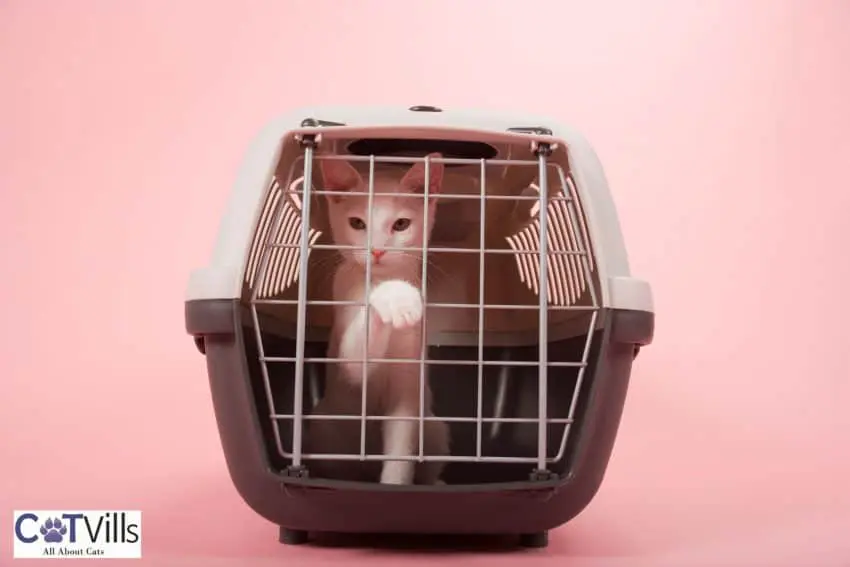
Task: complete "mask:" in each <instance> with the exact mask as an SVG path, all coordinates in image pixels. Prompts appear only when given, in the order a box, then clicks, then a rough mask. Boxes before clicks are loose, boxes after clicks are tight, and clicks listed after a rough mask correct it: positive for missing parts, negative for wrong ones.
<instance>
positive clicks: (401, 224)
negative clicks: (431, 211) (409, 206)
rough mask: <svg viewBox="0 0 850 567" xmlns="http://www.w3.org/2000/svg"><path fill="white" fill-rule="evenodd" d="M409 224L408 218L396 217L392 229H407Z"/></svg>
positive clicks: (396, 230) (399, 230)
mask: <svg viewBox="0 0 850 567" xmlns="http://www.w3.org/2000/svg"><path fill="white" fill-rule="evenodd" d="M409 226H410V219H398V220H397V221H395V222H394V223H393V231H394V232H401V231H402V230H407V228H408V227H409Z"/></svg>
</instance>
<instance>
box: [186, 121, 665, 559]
mask: <svg viewBox="0 0 850 567" xmlns="http://www.w3.org/2000/svg"><path fill="white" fill-rule="evenodd" d="M322 160H340V161H345V162H346V163H347V164H350V165H351V167H353V168H354V170H355V171H357V172H358V173H359V174H360V175H361V176H362V179H363V180H366V184H367V186H368V190H367V191H366V193H368V194H369V195H372V194H373V193H374V191H375V190H374V183H375V181H374V180H375V176H376V175H377V173H376V172H378V171H380V172H383V175H390V176H392V175H397V176H401V175H403V173H404V171H407V170H408V169H409V168H411V167H413V165H415V164H417V163H418V164H420V165H422V164H424V168H425V169H424V170H425V179H426V181H425V186H427V185H428V181H427V179H428V176H429V175H432V176H433V175H435V174H434V171H436V170H435V168H436V167H438V165H440V164H442V166H443V167H442V168H441V170H440V171H442V175H441V179H442V183H441V188H440V189H439V191H438V192H436V193H432V194H430V195H429V194H428V191H427V190H426V191H425V198H422V202H424V203H432V204H430V205H428V204H426V205H424V206H426V207H427V206H432V207H434V210H435V217H434V224H433V229H432V233H431V236H430V239H428V240H426V241H425V242H424V243H423V245H422V246H421V247H420V249H419V251H418V252H417V254H418V255H416V256H414V257H415V258H417V260H416V261H419V260H421V273H420V276H421V280H420V282H421V283H420V286H421V295H422V300H423V305H424V308H423V309H424V313H423V315H422V318H421V325H422V327H421V328H422V333H421V335H422V337H424V338H423V339H422V350H421V352H422V353H423V354H422V356H421V357H420V359H419V360H416V361H410V360H408V361H407V362H410V363H415V365H416V368H417V372H418V373H419V375H420V378H419V380H420V383H419V390H420V394H419V395H420V410H421V409H422V408H423V407H424V402H423V399H424V397H425V390H426V388H425V384H426V383H427V385H428V388H430V399H431V406H432V410H433V413H432V414H429V415H425V413H424V412H422V413H420V414H419V415H418V417H416V418H411V420H413V419H415V420H418V426H419V428H418V431H419V447H418V450H417V451H413V453H412V454H409V455H407V456H406V457H404V458H403V459H402V460H405V459H406V460H407V461H408V462H409V461H414V462H416V463H417V465H416V466H422V465H423V464H425V463H436V462H440V463H443V469H442V476H441V480H442V482H440V483H437V484H433V483H429V484H421V483H410V484H403V485H398V484H383V483H380V482H379V481H378V479H377V476H375V470H376V466H378V467H380V466H382V463H381V461H382V460H386V459H387V457H386V456H384V454H383V453H382V451H381V450H380V447H379V448H378V449H376V448H375V444H374V443H371V444H370V443H368V442H367V441H366V437H367V435H366V433H365V432H366V431H367V430H368V428H369V427H373V428H374V427H375V426H377V427H381V425H380V424H381V423H382V419H383V420H386V419H387V416H382V415H370V414H369V411H367V408H366V403H365V401H364V402H363V404H362V405H360V404H358V405H357V407H359V408H360V409H359V410H358V411H354V412H350V413H348V414H344V415H343V414H342V413H339V414H337V415H329V416H325V417H324V419H325V422H324V423H325V424H331V425H330V426H328V427H331V428H336V429H330V431H333V432H334V433H333V434H332V435H333V436H334V437H335V438H338V439H343V438H346V437H347V438H352V439H356V440H358V441H359V443H356V442H355V443H354V444H353V445H354V446H352V447H351V448H350V449H351V450H350V451H349V452H347V453H345V454H343V452H342V451H339V450H336V451H330V452H322V451H312V450H311V448H310V447H311V437H310V433H311V431H312V429H311V428H312V424H313V423H318V422H319V421H320V420H321V419H322V414H320V413H318V412H316V411H315V410H316V407H317V404H319V403H320V401H321V400H322V399H323V395H324V392H325V385H326V383H327V380H326V377H327V369H329V368H331V366H330V365H332V364H334V360H333V359H332V357H331V356H330V355H329V354H328V350H327V349H328V342H329V338H330V330H331V328H332V321H333V314H334V305H335V300H334V299H333V298H332V294H331V289H332V287H333V286H332V285H331V281H332V279H333V278H332V274H333V272H334V270H335V269H336V267H337V266H339V265H340V262H341V260H340V256H339V254H340V252H339V251H338V250H335V249H334V248H335V247H337V246H336V245H335V243H334V241H333V240H332V239H331V235H330V230H329V205H328V200H327V198H326V197H327V192H328V191H330V189H328V188H327V187H325V183H324V180H323V179H322V171H323V170H322V167H321V166H320V164H321V161H322ZM323 193H326V194H325V195H323ZM367 198H369V199H371V198H372V197H371V196H369V197H367ZM429 199H433V201H429ZM370 203H371V201H370ZM542 250H545V251H547V253H544V254H541V251H542ZM364 256H365V253H364ZM366 264H367V265H368V264H369V262H366ZM366 271H367V273H368V268H367V269H366ZM368 277H369V276H367V278H368ZM366 283H367V284H368V281H367V282H366ZM337 303H338V301H337ZM185 309H186V313H185V316H186V328H187V331H188V333H189V334H190V335H192V336H193V337H194V340H195V343H196V345H197V347H198V349H199V350H200V351H201V352H202V353H204V354H205V357H206V364H207V370H208V375H209V383H210V390H211V394H212V401H213V406H214V410H215V416H216V420H217V424H218V431H219V435H220V439H221V444H222V448H223V451H224V455H225V458H226V462H227V467H228V470H229V473H230V476H231V478H232V481H233V483H234V485H235V487H236V489H237V490H238V492H239V493H240V495H241V496H242V498H243V499H244V500H245V502H246V503H247V505H248V506H250V507H251V508H252V509H253V510H254V511H255V512H256V513H257V514H259V515H260V516H262V517H264V518H266V519H267V520H269V521H270V522H273V523H274V524H276V525H277V526H278V527H279V537H280V540H281V542H284V543H302V542H305V541H307V540H308V534H309V533H311V532H313V533H317V532H336V533H340V532H349V533H352V532H357V533H367V532H368V533H442V534H450V533H455V534H458V533H468V534H472V533H476V534H511V535H516V536H519V541H521V542H522V543H523V544H524V545H526V546H544V545H546V542H547V541H548V539H547V538H548V535H547V534H548V531H549V530H551V529H553V528H555V527H558V526H560V525H562V524H564V523H566V522H568V521H569V520H571V519H572V518H574V517H575V516H576V515H577V514H579V513H580V512H581V511H582V510H583V509H584V508H585V507H586V506H587V505H588V504H589V503H590V501H591V499H592V498H593V497H594V495H595V494H596V491H597V489H598V488H599V486H600V483H601V482H602V479H603V475H604V473H605V469H606V467H607V465H608V461H609V457H610V455H611V452H612V448H613V445H614V441H615V437H616V434H617V430H618V427H619V422H620V417H621V414H622V410H623V405H624V401H625V398H626V392H627V386H628V382H629V375H630V372H631V367H632V361H633V359H634V357H635V356H636V355H637V352H638V349H639V348H640V347H641V346H643V345H647V344H649V343H650V342H651V340H652V335H653V329H654V312H653V305H652V294H651V290H650V286H649V284H648V283H646V282H645V281H642V280H640V279H636V278H634V277H632V276H631V273H630V270H629V265H628V259H627V254H626V250H625V247H624V242H623V237H622V235H621V233H620V228H619V225H618V218H617V213H616V209H615V205H614V203H613V202H612V199H611V196H610V194H609V190H608V186H607V182H606V180H605V177H604V174H603V170H602V167H601V165H600V163H599V162H598V161H597V157H596V155H595V153H594V152H593V150H592V149H591V147H590V146H589V145H588V143H587V142H586V141H585V140H584V139H583V138H582V137H581V136H580V135H579V134H577V133H576V132H574V131H572V130H570V129H568V128H564V127H562V126H558V125H555V124H553V123H551V122H548V121H545V120H543V121H541V120H539V119H529V117H528V116H519V117H517V116H514V117H510V116H502V115H499V114H487V113H479V112H471V111H459V110H443V109H439V108H435V107H430V106H414V107H412V108H360V107H340V108H337V107H319V108H309V109H302V110H299V111H296V112H294V113H293V114H290V115H288V116H285V117H283V118H281V119H279V120H276V121H274V122H272V123H271V124H270V125H269V126H268V127H267V128H266V129H265V130H264V131H263V132H262V133H261V134H260V135H259V137H258V138H257V139H256V140H255V141H254V143H253V145H252V147H251V148H250V150H249V152H248V154H247V157H246V158H245V162H244V164H243V165H242V169H241V172H240V173H239V176H238V179H237V180H236V185H235V187H234V189H233V192H232V194H231V196H230V201H229V203H228V204H227V209H226V210H225V212H224V218H223V220H222V223H221V226H220V229H219V233H218V240H217V242H216V244H215V247H214V250H213V254H212V258H211V260H210V263H209V264H208V265H207V266H206V267H204V268H202V269H200V270H197V271H195V272H193V273H192V275H191V278H190V282H189V286H188V296H187V300H186V304H185ZM364 332H367V331H366V330H365V329H364ZM337 362H339V361H337ZM379 362H380V361H379ZM384 362H388V361H384ZM400 362H404V361H400ZM372 363H373V364H374V363H375V362H374V361H372ZM426 380H427V382H426ZM368 387H369V380H368V379H366V380H365V381H364V382H363V385H362V388H361V390H359V391H358V392H361V393H362V390H363V389H368ZM352 395H355V394H354V393H352ZM356 395H358V396H359V395H360V394H359V393H358V394H356ZM362 399H363V400H365V399H366V395H365V394H363V395H362ZM432 421H433V422H440V423H444V424H446V425H447V428H448V431H449V449H448V451H444V452H439V453H436V454H429V447H428V443H427V442H424V441H423V437H424V436H425V434H424V433H422V432H423V431H426V433H427V429H428V427H427V424H428V423H431V422H432ZM376 424H377V425H376ZM337 445H339V444H337ZM329 463H337V464H338V465H340V466H338V467H337V468H336V469H334V467H333V466H329ZM343 465H344V466H343ZM352 467H353V468H352ZM355 469H356V470H357V471H359V472H358V473H357V474H360V475H361V476H357V475H353V476H352V475H349V476H345V475H342V474H339V475H335V474H332V473H331V471H333V470H338V471H342V470H355ZM369 471H371V473H370V472H369ZM361 473H362V474H361ZM367 473H369V474H371V475H372V476H371V477H369V478H366V476H368V475H367ZM364 475H366V476H364ZM417 478H419V477H417Z"/></svg>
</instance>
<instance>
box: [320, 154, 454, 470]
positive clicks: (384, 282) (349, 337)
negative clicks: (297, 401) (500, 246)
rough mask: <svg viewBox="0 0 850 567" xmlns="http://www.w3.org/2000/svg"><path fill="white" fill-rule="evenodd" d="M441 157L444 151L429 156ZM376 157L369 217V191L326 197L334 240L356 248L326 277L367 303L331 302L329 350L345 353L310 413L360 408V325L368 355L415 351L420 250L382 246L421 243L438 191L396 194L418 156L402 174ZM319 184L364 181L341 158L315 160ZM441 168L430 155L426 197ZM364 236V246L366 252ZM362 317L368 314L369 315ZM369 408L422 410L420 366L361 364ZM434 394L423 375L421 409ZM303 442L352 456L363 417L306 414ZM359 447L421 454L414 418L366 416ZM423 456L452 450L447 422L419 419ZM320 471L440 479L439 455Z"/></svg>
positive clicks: (407, 185)
mask: <svg viewBox="0 0 850 567" xmlns="http://www.w3.org/2000/svg"><path fill="white" fill-rule="evenodd" d="M429 157H431V158H440V157H441V154H439V153H432V154H429ZM386 169H388V168H386V167H381V164H378V165H376V168H375V170H376V171H375V179H374V186H373V187H374V192H373V196H372V215H371V223H370V218H369V212H368V203H369V197H368V196H366V195H363V196H357V195H340V194H337V195H326V201H325V202H326V204H327V211H328V219H329V225H330V238H331V240H332V241H333V242H334V243H336V244H339V245H348V246H352V245H353V246H359V247H363V249H362V250H340V251H339V254H340V256H341V262H340V264H339V265H338V267H337V269H336V272H335V273H334V275H333V282H332V290H333V291H332V293H333V299H334V300H336V301H358V302H364V303H365V302H368V304H369V305H370V307H371V309H370V310H369V311H370V314H369V315H367V310H366V308H365V307H363V306H361V305H338V306H334V308H333V309H334V316H333V325H332V328H331V334H330V339H329V342H328V351H327V356H328V358H344V359H351V360H352V361H351V362H332V363H329V364H328V365H327V366H326V369H327V370H326V378H325V390H324V395H323V397H322V399H321V400H320V401H319V402H318V403H317V404H316V407H315V408H314V409H313V411H312V412H311V413H313V414H325V415H328V414H330V415H342V414H347V415H360V414H361V400H362V387H363V383H362V381H363V375H364V374H363V365H364V363H363V358H364V347H365V344H364V343H365V340H366V325H367V324H368V325H369V332H368V336H369V341H368V342H369V346H368V348H369V359H370V360H371V359H376V358H377V359H380V358H384V359H386V358H406V359H421V358H422V357H423V352H422V317H423V314H424V306H423V299H422V293H421V289H420V287H419V286H420V282H421V278H422V253H421V252H420V251H395V250H385V249H384V248H385V247H410V248H419V249H421V247H422V243H423V239H425V238H427V239H430V236H431V231H432V229H433V226H434V218H435V214H436V208H437V206H436V199H434V198H430V199H429V203H428V211H427V214H426V212H425V210H424V209H425V199H424V198H418V199H417V198H415V197H399V196H398V194H400V193H408V194H409V193H417V194H422V193H423V192H424V188H425V164H424V163H423V162H418V163H416V164H415V165H413V166H411V167H410V168H409V169H408V170H407V172H406V173H405V174H404V175H403V176H401V180H400V181H399V176H398V174H396V175H395V176H394V175H392V170H391V169H390V171H386ZM320 170H321V174H322V179H323V181H324V190H326V191H357V192H360V191H362V192H368V190H369V186H368V182H367V181H364V179H363V177H362V176H361V175H360V174H359V173H358V171H357V170H356V169H355V168H354V167H353V166H352V165H351V164H350V163H349V162H348V161H345V160H321V161H320ZM443 173H444V166H443V164H439V163H431V165H430V175H429V180H428V181H429V183H428V192H429V195H436V194H438V193H439V192H440V189H441V186H442V181H443ZM367 234H370V235H371V244H372V249H371V250H368V251H367V250H365V247H366V245H367ZM367 262H370V263H371V286H370V287H371V291H370V293H369V296H368V298H366V297H364V296H365V291H366V289H365V282H366V278H365V276H366V263H367ZM367 319H368V321H367ZM367 372H368V373H367V384H366V392H367V401H366V414H367V415H386V416H395V417H417V418H418V417H419V413H420V408H419V387H420V385H419V378H420V365H419V364H416V363H409V362H408V363H380V362H379V363H373V362H370V363H369V368H368V371H367ZM431 404H432V394H431V390H430V387H429V386H428V382H427V377H426V378H425V398H424V415H425V416H432V415H433V412H432V409H431ZM307 423H308V425H307V426H306V427H305V429H306V440H305V444H306V445H308V447H309V449H308V451H307V452H312V453H316V452H318V453H335V454H354V455H357V454H359V452H360V434H361V431H360V430H361V428H360V423H361V422H360V421H354V422H352V421H343V420H321V419H317V420H308V422H307ZM366 453H367V454H382V455H384V456H387V457H392V456H405V455H407V456H417V455H418V454H419V421H418V420H407V421H401V420H397V421H391V420H385V421H377V420H372V421H367V422H366ZM423 454H424V455H429V456H433V455H448V454H449V430H448V426H447V424H446V423H445V422H442V421H425V422H424V435H423ZM310 468H311V470H313V471H315V473H317V476H321V477H323V478H334V479H342V480H359V481H379V482H380V483H382V484H395V485H409V484H442V480H441V479H440V476H441V474H442V471H443V468H444V463H441V462H437V461H424V462H418V461H411V460H407V461H400V460H395V461H393V460H386V461H383V462H381V461H360V460H355V461H331V460H316V461H314V463H311V464H310Z"/></svg>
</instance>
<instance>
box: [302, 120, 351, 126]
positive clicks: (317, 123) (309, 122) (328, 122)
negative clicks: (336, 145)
mask: <svg viewBox="0 0 850 567" xmlns="http://www.w3.org/2000/svg"><path fill="white" fill-rule="evenodd" d="M323 126H345V122H333V121H332V120H321V119H320V118H305V119H304V120H302V121H301V127H302V128H319V127H323Z"/></svg>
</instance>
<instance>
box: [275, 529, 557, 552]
mask: <svg viewBox="0 0 850 567" xmlns="http://www.w3.org/2000/svg"><path fill="white" fill-rule="evenodd" d="M278 529H279V533H278V541H279V542H280V543H282V544H284V545H303V544H305V543H308V542H309V541H310V533H309V532H306V531H304V530H293V529H290V528H284V527H283V526H280V527H279V528H278ZM517 544H518V545H519V546H520V547H527V548H529V549H542V548H544V547H547V546H548V545H549V532H548V531H543V532H533V533H528V534H520V535H519V537H518V538H517Z"/></svg>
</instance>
